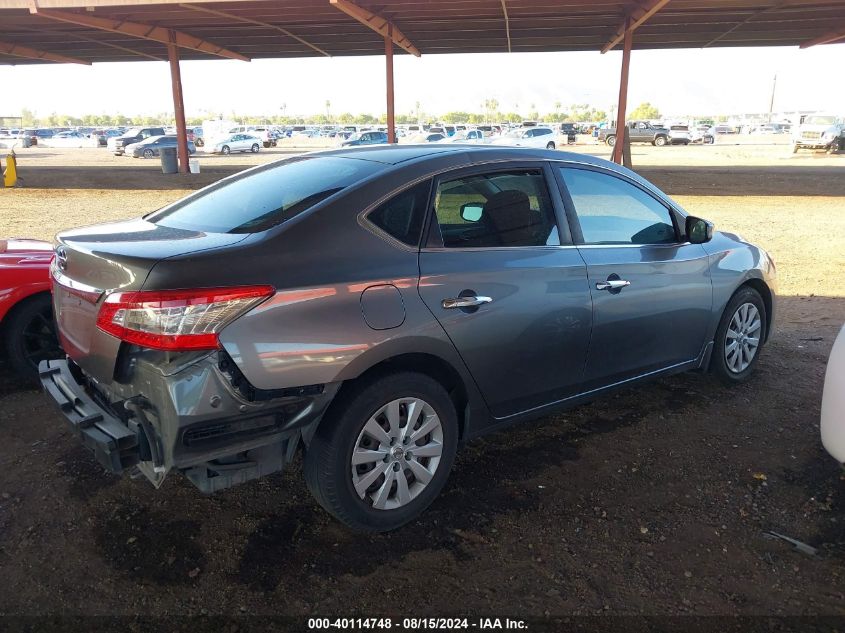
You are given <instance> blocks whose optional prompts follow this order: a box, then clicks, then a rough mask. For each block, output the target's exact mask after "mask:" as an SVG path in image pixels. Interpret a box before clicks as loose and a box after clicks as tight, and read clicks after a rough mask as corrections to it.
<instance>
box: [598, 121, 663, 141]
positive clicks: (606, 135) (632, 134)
mask: <svg viewBox="0 0 845 633" xmlns="http://www.w3.org/2000/svg"><path fill="white" fill-rule="evenodd" d="M628 137H629V138H630V140H631V142H632V143H651V144H652V145H657V146H658V147H663V146H664V145H668V144H669V130H667V129H666V128H665V127H654V126H653V125H652V124H651V123H649V122H648V121H628ZM599 140H600V141H604V142H605V143H607V144H608V145H610V146H611V147H613V146H614V145H616V128H602V129H601V130H599Z"/></svg>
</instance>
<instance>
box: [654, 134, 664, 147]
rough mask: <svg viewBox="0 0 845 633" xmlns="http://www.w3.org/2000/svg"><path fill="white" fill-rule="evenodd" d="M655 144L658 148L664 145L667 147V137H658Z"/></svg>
mask: <svg viewBox="0 0 845 633" xmlns="http://www.w3.org/2000/svg"><path fill="white" fill-rule="evenodd" d="M654 144H655V145H657V147H663V146H664V145H666V137H665V136H658V137H657V138H656V139H654Z"/></svg>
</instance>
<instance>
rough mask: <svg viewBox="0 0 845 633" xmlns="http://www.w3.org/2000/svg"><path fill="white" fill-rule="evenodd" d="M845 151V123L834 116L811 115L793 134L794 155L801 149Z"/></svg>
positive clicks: (803, 119) (806, 117)
mask: <svg viewBox="0 0 845 633" xmlns="http://www.w3.org/2000/svg"><path fill="white" fill-rule="evenodd" d="M840 147H842V149H845V121H843V119H841V118H839V117H837V116H835V115H832V114H810V115H807V116H805V117H803V118H802V120H801V124H800V125H798V127H796V128H795V130H794V131H793V133H792V153H793V154H794V153H796V152H797V151H798V150H799V149H824V150H827V151H828V152H830V153H834V152H837V151H839V150H840Z"/></svg>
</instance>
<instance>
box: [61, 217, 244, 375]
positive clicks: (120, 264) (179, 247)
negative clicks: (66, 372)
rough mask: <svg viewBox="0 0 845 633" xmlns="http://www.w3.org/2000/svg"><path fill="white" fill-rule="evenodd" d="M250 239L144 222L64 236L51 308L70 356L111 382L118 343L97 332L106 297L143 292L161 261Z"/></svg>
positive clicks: (140, 220)
mask: <svg viewBox="0 0 845 633" xmlns="http://www.w3.org/2000/svg"><path fill="white" fill-rule="evenodd" d="M246 237H247V235H245V234H226V233H205V232H202V231H192V230H186V229H177V228H171V227H165V226H159V225H157V224H153V223H152V222H147V221H146V220H144V219H140V218H139V219H136V220H129V221H126V222H115V223H109V224H100V225H95V226H91V227H85V228H81V229H74V230H71V231H65V232H63V233H60V234H59V235H58V236H57V240H58V242H59V246H58V247H57V248H56V259H55V261H54V264H53V268H52V277H53V307H54V310H55V314H56V323H57V325H58V332H59V338H60V340H61V342H62V346H63V347H64V349H65V351H66V352H67V354H68V356H70V357H71V358H72V359H73V360H74V361H75V362H76V363H77V364H78V365H79V366H80V367H82V368H83V369H84V370H85V371H86V372H88V373H89V374H91V375H92V376H93V377H94V378H95V379H97V380H100V381H104V382H109V381H110V380H111V378H112V376H113V374H114V365H115V361H116V359H117V353H118V350H119V347H120V341H118V340H117V339H116V338H114V337H113V336H110V335H109V334H106V333H105V332H102V331H100V330H98V329H97V314H98V312H99V309H100V305H101V304H102V301H103V299H104V298H105V296H106V295H107V294H109V293H111V292H118V291H130V290H140V289H141V288H142V287H143V285H144V282H145V281H146V279H147V276H148V275H149V272H150V270H152V268H153V266H155V265H156V264H157V263H158V262H160V261H162V260H163V259H167V258H169V257H174V256H176V255H184V254H187V253H195V252H199V251H206V250H209V249H215V248H220V247H224V246H229V245H232V244H236V243H237V242H240V241H242V240H243V239H245V238H246ZM212 283H213V282H211V281H209V282H208V283H207V284H206V285H211V284H212Z"/></svg>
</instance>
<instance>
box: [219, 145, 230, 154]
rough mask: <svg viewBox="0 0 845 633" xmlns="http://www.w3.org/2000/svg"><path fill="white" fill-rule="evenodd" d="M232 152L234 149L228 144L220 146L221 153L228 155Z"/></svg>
mask: <svg viewBox="0 0 845 633" xmlns="http://www.w3.org/2000/svg"><path fill="white" fill-rule="evenodd" d="M231 152H232V150H231V148H230V147H229V146H228V145H224V146H223V147H221V148H220V153H221V154H225V155H227V156H228V155H229V154H230V153H231Z"/></svg>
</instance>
